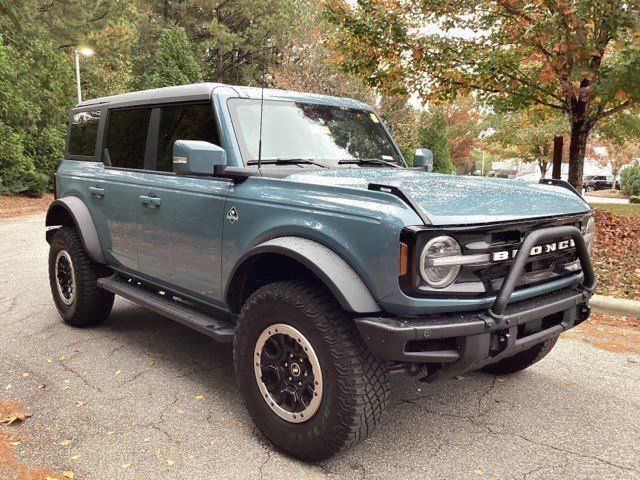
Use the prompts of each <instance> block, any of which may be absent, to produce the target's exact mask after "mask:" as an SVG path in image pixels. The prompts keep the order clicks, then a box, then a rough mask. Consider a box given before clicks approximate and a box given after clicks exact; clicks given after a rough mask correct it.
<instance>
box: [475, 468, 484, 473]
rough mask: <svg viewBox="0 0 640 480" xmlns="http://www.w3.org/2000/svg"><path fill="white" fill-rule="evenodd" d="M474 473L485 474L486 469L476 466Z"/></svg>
mask: <svg viewBox="0 0 640 480" xmlns="http://www.w3.org/2000/svg"><path fill="white" fill-rule="evenodd" d="M473 473H475V474H476V475H484V470H482V469H481V468H476V469H475V470H474V471H473Z"/></svg>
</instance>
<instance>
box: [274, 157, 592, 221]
mask: <svg viewBox="0 0 640 480" xmlns="http://www.w3.org/2000/svg"><path fill="white" fill-rule="evenodd" d="M287 180H293V181H296V182H303V183H310V184H319V185H331V186H336V187H338V186H341V187H350V188H358V189H363V190H366V189H367V188H368V185H369V184H370V183H380V184H384V185H393V186H396V187H399V188H401V189H402V190H403V191H404V193H405V194H406V195H408V196H409V197H411V198H412V199H413V201H414V202H415V203H417V204H418V205H419V206H420V207H421V208H422V210H423V211H424V212H425V213H426V215H427V217H429V220H430V221H431V223H432V224H433V225H466V224H476V223H491V222H502V221H509V220H522V219H528V218H536V217H552V216H558V215H566V214H571V213H582V212H587V211H589V206H588V205H587V204H586V203H585V202H584V200H582V199H581V198H579V197H578V196H577V195H576V194H575V193H573V192H571V191H570V190H568V189H566V188H563V187H555V186H548V185H541V184H538V183H525V182H523V181H519V180H507V179H489V178H482V177H463V176H456V175H444V174H438V173H429V172H423V171H416V170H410V169H399V168H398V169H395V168H394V169H392V168H361V167H356V168H344V169H326V170H314V171H310V172H308V173H296V174H293V175H290V176H288V177H287Z"/></svg>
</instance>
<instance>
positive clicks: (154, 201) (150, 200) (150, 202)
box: [140, 195, 162, 208]
mask: <svg viewBox="0 0 640 480" xmlns="http://www.w3.org/2000/svg"><path fill="white" fill-rule="evenodd" d="M140 201H141V202H142V203H143V204H144V205H147V206H149V207H151V208H156V207H159V206H160V204H161V203H162V199H161V198H160V197H151V196H149V195H140Z"/></svg>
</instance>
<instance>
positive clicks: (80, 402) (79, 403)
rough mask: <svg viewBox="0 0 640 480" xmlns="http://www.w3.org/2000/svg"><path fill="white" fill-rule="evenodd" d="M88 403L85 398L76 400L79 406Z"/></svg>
mask: <svg viewBox="0 0 640 480" xmlns="http://www.w3.org/2000/svg"><path fill="white" fill-rule="evenodd" d="M86 404H87V402H86V401H85V400H76V405H77V406H78V407H84V406H85V405H86Z"/></svg>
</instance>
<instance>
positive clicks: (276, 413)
mask: <svg viewBox="0 0 640 480" xmlns="http://www.w3.org/2000/svg"><path fill="white" fill-rule="evenodd" d="M413 165H414V166H413V167H412V168H409V167H408V166H407V164H406V163H405V161H404V159H403V157H402V155H401V153H400V150H399V149H398V148H397V146H396V145H395V144H394V142H393V140H392V139H391V137H390V135H389V132H388V131H387V129H386V128H385V126H384V123H383V122H382V121H381V120H380V118H379V117H378V116H377V114H376V113H375V112H374V110H373V109H372V108H371V107H369V106H368V105H365V104H363V103H361V102H358V101H355V100H351V99H346V98H334V97H327V96H321V95H310V94H304V93H298V92H288V91H280V90H269V89H265V90H260V89H255V88H246V87H233V86H227V85H219V84H199V85H188V86H181V87H171V88H164V89H158V90H149V91H144V92H135V93H130V94H124V95H117V96H113V97H106V98H101V99H96V100H89V101H85V102H82V103H80V104H79V105H77V106H76V107H74V108H73V109H72V111H71V114H70V118H69V135H68V139H67V148H66V154H65V158H64V160H63V161H62V163H61V165H60V168H59V169H58V172H57V173H56V177H55V178H56V188H55V194H56V195H55V196H56V199H55V200H54V202H53V203H52V204H51V206H50V208H49V211H48V213H47V217H46V226H47V232H46V239H47V241H48V242H49V244H50V254H49V278H50V284H51V291H52V294H53V299H54V302H55V304H56V306H57V308H58V311H59V312H60V315H61V316H62V318H63V319H64V321H65V322H67V323H68V324H69V325H72V326H75V327H88V326H91V325H96V324H98V323H100V322H101V321H103V320H105V319H106V318H107V317H108V316H109V313H110V311H111V308H112V305H113V301H114V294H116V295H120V296H122V297H124V298H127V299H129V300H130V301H132V302H134V303H136V304H138V305H140V306H141V307H143V308H146V309H149V310H152V311H154V312H157V313H160V314H162V315H164V316H166V317H168V318H171V319H173V320H175V321H178V322H180V323H183V324H185V325H187V326H189V327H192V328H194V329H196V330H198V331H200V332H202V333H204V334H206V335H209V336H211V337H212V338H213V339H215V340H217V341H220V342H233V345H234V347H233V351H234V353H233V355H234V364H235V370H236V374H237V378H238V383H239V392H240V394H241V396H242V399H243V400H244V403H245V405H246V406H247V409H248V410H249V413H250V415H251V417H252V418H253V421H254V422H255V423H256V425H257V426H258V428H259V429H260V431H262V433H263V434H264V435H265V436H266V437H267V438H268V439H269V440H271V441H272V442H273V443H274V444H276V445H277V446H278V447H279V448H281V449H282V450H284V451H286V452H288V453H290V454H292V455H295V456H297V457H299V458H303V459H306V460H319V459H322V458H326V457H328V456H330V455H332V454H334V453H336V452H338V451H340V450H342V449H345V448H348V447H350V446H352V445H354V444H356V443H357V442H358V441H359V440H361V439H363V438H364V437H365V436H366V435H367V434H368V433H369V432H370V431H371V430H372V429H373V427H374V426H375V425H376V423H378V421H379V420H380V418H381V415H382V414H383V412H384V410H385V405H386V404H387V401H388V397H389V392H388V387H387V385H388V383H387V381H388V375H389V374H390V373H392V372H394V373H406V374H409V375H412V376H414V377H416V378H419V379H421V380H423V381H428V382H432V381H435V380H437V379H441V378H446V377H450V376H452V375H457V374H460V373H462V372H465V371H469V370H477V369H484V370H485V371H488V372H491V373H494V374H500V375H505V374H510V373H514V372H517V371H520V370H523V369H525V368H527V367H529V366H530V365H532V364H533V363H535V362H537V361H538V360H540V359H541V358H543V357H544V356H545V355H546V354H547V353H548V352H549V351H550V350H551V349H552V348H553V346H554V344H555V343H556V340H557V339H558V336H559V335H560V333H562V332H563V331H565V330H567V329H569V328H572V327H573V326H575V325H577V324H578V323H580V322H582V321H584V320H586V318H587V317H588V316H589V311H590V310H589V298H590V297H591V295H592V294H593V289H594V285H595V280H594V274H593V269H592V266H591V263H590V260H589V253H588V251H589V248H590V245H591V244H592V242H593V239H594V235H595V221H594V218H593V212H592V210H591V209H590V207H589V206H588V205H587V203H586V202H585V201H584V200H583V199H582V197H580V196H579V195H578V194H577V193H576V192H575V190H573V189H572V188H571V187H569V186H568V184H567V183H566V182H562V181H559V180H542V181H541V182H540V183H535V184H526V183H524V182H519V181H512V180H507V179H487V178H470V177H460V176H455V175H441V174H435V173H431V172H430V170H431V165H432V159H431V152H430V151H428V150H426V149H420V150H417V151H416V154H415V158H414V164H413ZM147 401H149V402H152V401H153V399H148V400H147ZM528 401H535V400H531V399H529V400H528ZM550 408H552V407H550ZM555 414H557V415H561V414H562V412H556V413H555ZM203 428H207V427H206V426H203Z"/></svg>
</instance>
